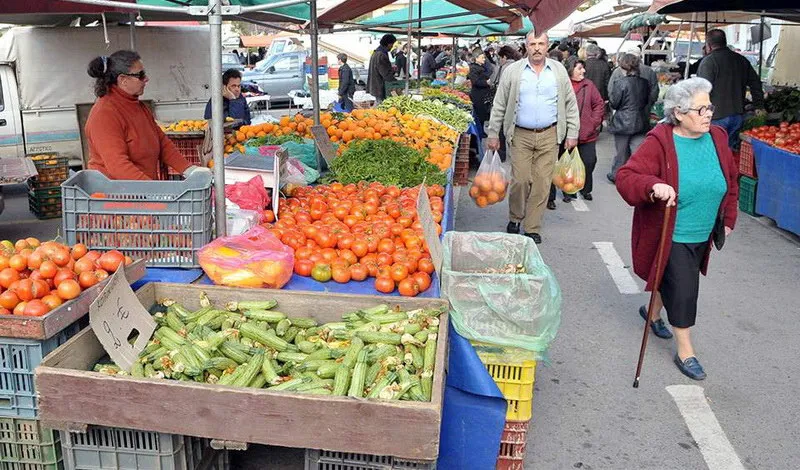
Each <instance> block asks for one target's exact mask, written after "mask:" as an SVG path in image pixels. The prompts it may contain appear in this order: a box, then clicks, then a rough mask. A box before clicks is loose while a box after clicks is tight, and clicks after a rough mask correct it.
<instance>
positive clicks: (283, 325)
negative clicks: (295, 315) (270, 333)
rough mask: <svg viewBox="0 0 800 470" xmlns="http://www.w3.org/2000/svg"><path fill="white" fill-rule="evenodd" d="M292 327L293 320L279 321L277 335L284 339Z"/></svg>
mask: <svg viewBox="0 0 800 470" xmlns="http://www.w3.org/2000/svg"><path fill="white" fill-rule="evenodd" d="M290 326H292V322H291V320H289V319H288V318H284V319H283V320H281V321H279V322H278V324H277V325H275V334H276V335H278V336H280V337H281V338H282V337H283V336H284V335H285V334H286V332H287V331H288V330H289V327H290Z"/></svg>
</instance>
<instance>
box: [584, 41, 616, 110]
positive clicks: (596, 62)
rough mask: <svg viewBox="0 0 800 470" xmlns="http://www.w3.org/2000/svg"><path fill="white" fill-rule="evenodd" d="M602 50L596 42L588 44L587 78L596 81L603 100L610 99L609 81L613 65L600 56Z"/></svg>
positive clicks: (595, 84)
mask: <svg viewBox="0 0 800 470" xmlns="http://www.w3.org/2000/svg"><path fill="white" fill-rule="evenodd" d="M600 55H601V51H600V48H599V47H598V46H597V45H596V44H589V45H588V46H586V78H587V79H588V80H590V81H591V82H592V83H594V86H595V87H597V90H598V91H600V96H602V97H603V101H608V82H609V80H611V66H610V65H608V61H607V60H605V59H602V58H601V57H600Z"/></svg>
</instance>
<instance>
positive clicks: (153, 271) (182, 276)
mask: <svg viewBox="0 0 800 470" xmlns="http://www.w3.org/2000/svg"><path fill="white" fill-rule="evenodd" d="M202 276H203V270H202V269H200V268H197V269H179V268H147V270H146V271H145V274H144V277H143V278H141V279H139V280H138V281H136V282H134V283H133V284H131V288H132V289H133V290H136V289H138V288H140V287H142V286H143V285H145V284H147V283H148V282H174V283H176V284H190V283H192V282H194V281H196V280H197V279H199V278H200V277H202Z"/></svg>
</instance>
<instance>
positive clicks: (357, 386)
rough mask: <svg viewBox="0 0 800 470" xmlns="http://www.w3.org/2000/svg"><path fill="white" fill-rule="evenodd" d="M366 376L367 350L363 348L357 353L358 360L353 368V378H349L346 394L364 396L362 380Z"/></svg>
mask: <svg viewBox="0 0 800 470" xmlns="http://www.w3.org/2000/svg"><path fill="white" fill-rule="evenodd" d="M366 377H367V352H366V351H364V350H363V349H362V350H361V352H359V353H358V360H357V361H356V366H355V368H354V369H353V378H352V379H351V380H350V389H349V390H348V391H347V396H349V397H356V398H362V397H363V396H364V380H365V378H366Z"/></svg>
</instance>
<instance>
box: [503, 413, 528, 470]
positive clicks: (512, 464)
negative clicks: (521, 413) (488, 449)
mask: <svg viewBox="0 0 800 470" xmlns="http://www.w3.org/2000/svg"><path fill="white" fill-rule="evenodd" d="M529 425H530V421H506V427H505V429H503V436H502V437H501V438H500V452H499V453H498V455H497V470H523V468H524V466H525V446H526V444H527V440H528V426H529Z"/></svg>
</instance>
